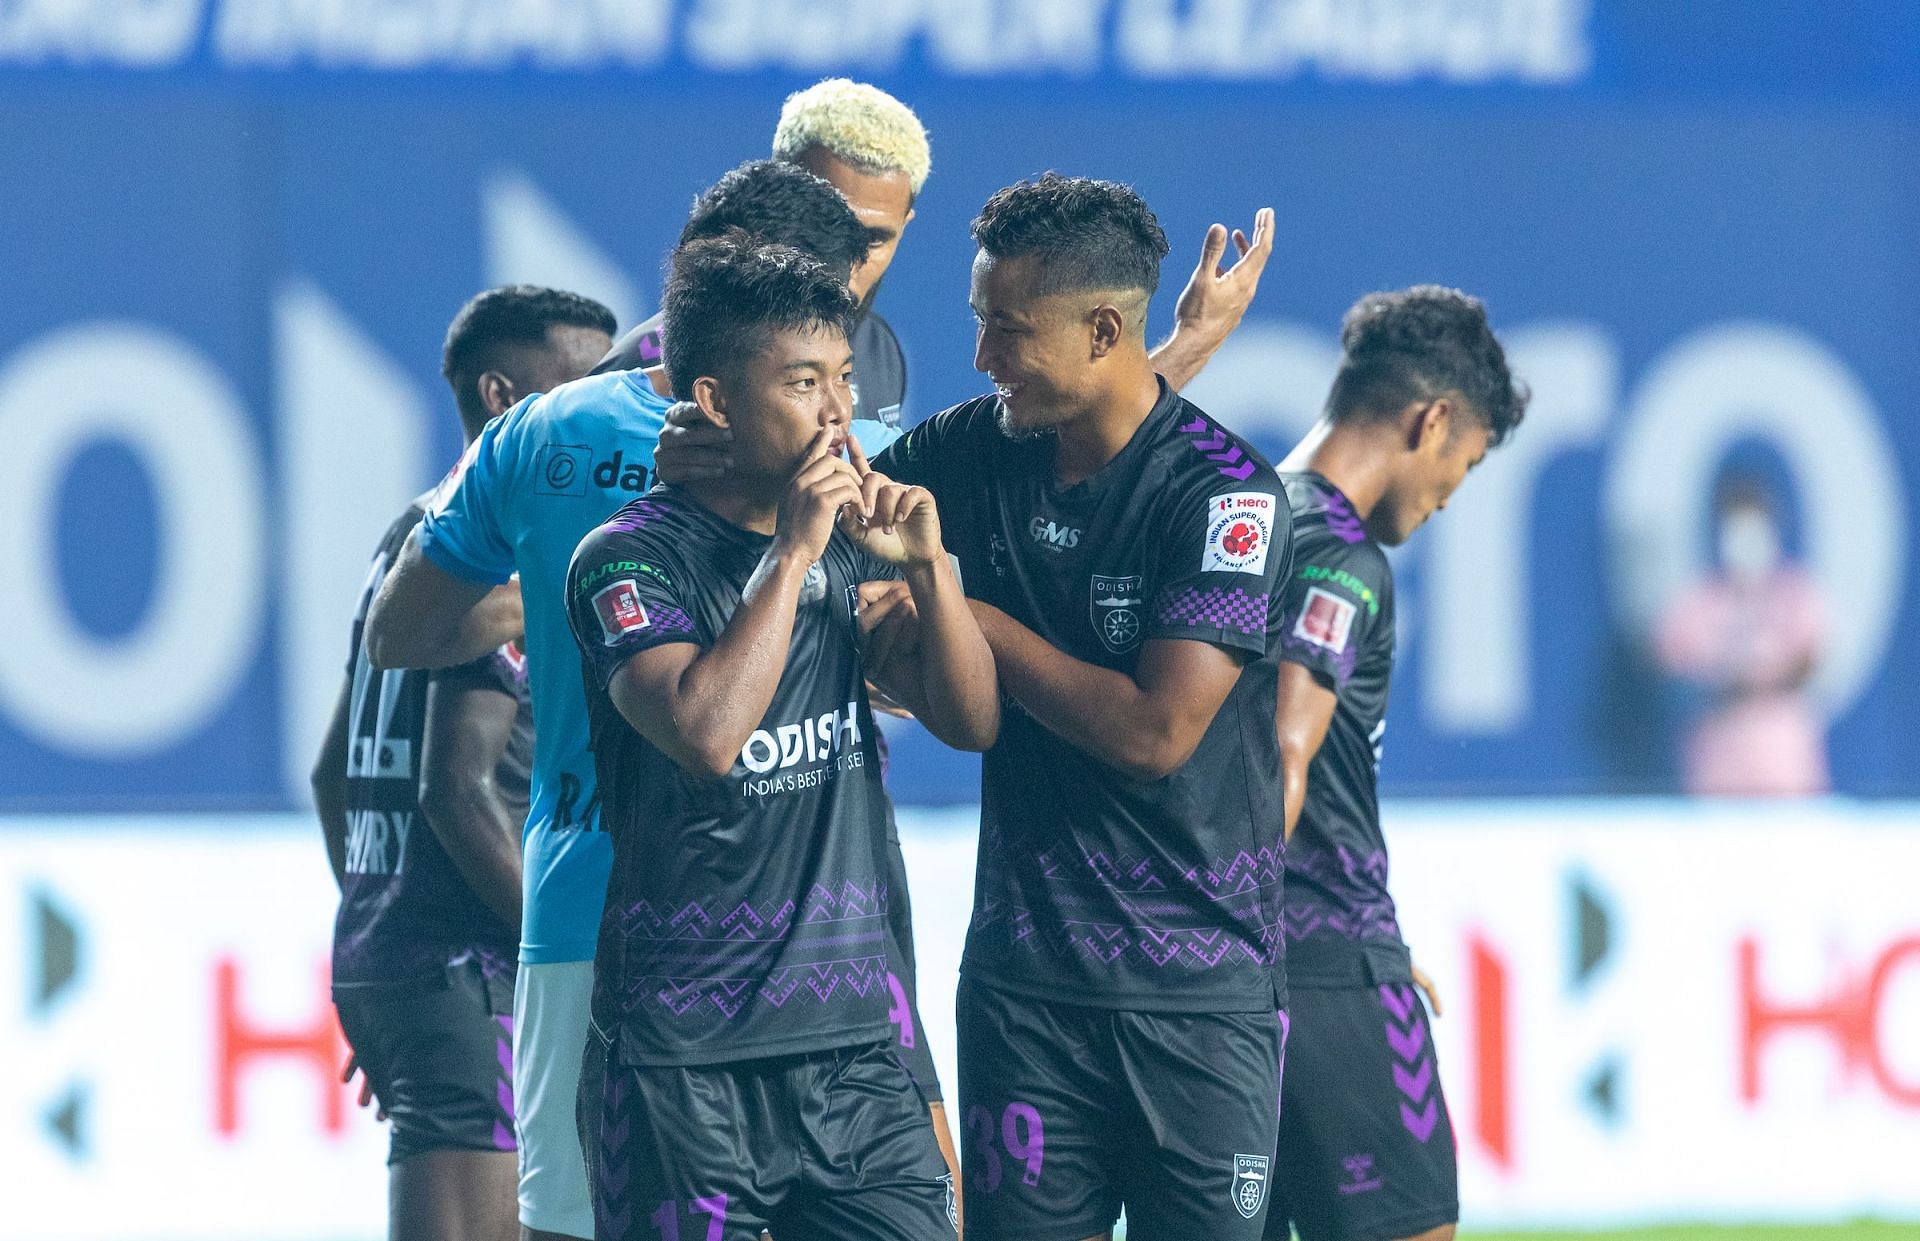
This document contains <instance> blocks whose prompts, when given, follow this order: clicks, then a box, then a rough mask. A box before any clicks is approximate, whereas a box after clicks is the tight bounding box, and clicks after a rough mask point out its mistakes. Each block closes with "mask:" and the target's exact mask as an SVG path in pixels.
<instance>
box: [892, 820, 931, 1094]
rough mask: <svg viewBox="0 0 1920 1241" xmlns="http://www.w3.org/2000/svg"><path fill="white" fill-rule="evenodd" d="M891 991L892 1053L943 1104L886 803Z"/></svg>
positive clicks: (896, 838) (903, 869)
mask: <svg viewBox="0 0 1920 1241" xmlns="http://www.w3.org/2000/svg"><path fill="white" fill-rule="evenodd" d="M887 962H888V965H889V966H890V969H889V970H888V973H887V986H888V988H889V989H890V990H891V991H892V992H893V1002H892V1004H891V1005H890V1011H889V1012H888V1013H887V1020H888V1021H891V1022H892V1023H893V1031H894V1052H895V1053H896V1054H897V1055H898V1056H899V1057H900V1063H901V1064H903V1065H905V1066H906V1068H907V1072H908V1073H911V1074H912V1075H913V1082H914V1085H916V1086H918V1087H920V1093H921V1094H923V1095H925V1096H926V1097H927V1102H929V1103H938V1102H940V1100H941V1094H940V1074H939V1072H938V1071H936V1070H935V1069H934V1067H933V1051H932V1049H931V1048H929V1047H928V1046H927V1025H926V1023H925V1022H924V1021H921V1020H920V987H919V981H918V973H919V971H918V970H917V969H916V968H915V965H914V956H913V898H912V897H911V896H910V895H908V893H907V864H906V860H905V859H904V858H902V857H901V856H900V833H899V829H898V828H896V827H895V826H894V819H893V803H892V802H891V801H889V802H888V803H887Z"/></svg>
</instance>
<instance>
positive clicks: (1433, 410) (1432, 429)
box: [1404, 396, 1453, 452]
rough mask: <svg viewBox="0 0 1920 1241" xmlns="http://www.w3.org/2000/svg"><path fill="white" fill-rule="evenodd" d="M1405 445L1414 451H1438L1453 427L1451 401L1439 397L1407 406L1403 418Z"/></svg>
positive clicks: (1444, 445) (1444, 444) (1442, 447)
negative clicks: (1405, 434)
mask: <svg viewBox="0 0 1920 1241" xmlns="http://www.w3.org/2000/svg"><path fill="white" fill-rule="evenodd" d="M1404 425H1405V426H1406V428H1407V447H1408V448H1410V449H1412V450H1413V451H1414V452H1440V451H1442V450H1444V449H1445V448H1446V444H1447V439H1448V436H1449V434H1450V433H1451V432H1452V429H1453V401H1452V400H1451V399H1449V398H1447V397H1444V396H1443V397H1440V398H1439V399H1437V400H1432V401H1420V402H1416V403H1415V404H1413V405H1411V406H1409V407H1408V414H1407V416H1406V418H1405V424H1404Z"/></svg>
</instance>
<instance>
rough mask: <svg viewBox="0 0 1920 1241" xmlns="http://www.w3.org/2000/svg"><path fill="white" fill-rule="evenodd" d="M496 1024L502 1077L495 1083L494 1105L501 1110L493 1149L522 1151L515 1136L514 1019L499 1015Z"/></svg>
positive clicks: (495, 1122) (495, 1041)
mask: <svg viewBox="0 0 1920 1241" xmlns="http://www.w3.org/2000/svg"><path fill="white" fill-rule="evenodd" d="M493 1020H494V1022H495V1024H497V1025H498V1026H499V1027H500V1032H499V1033H498V1034H495V1035H494V1036H493V1044H494V1046H493V1052H494V1057H495V1060H496V1061H497V1063H498V1064H499V1066H500V1076H499V1077H498V1078H497V1079H496V1080H495V1081H494V1083H493V1094H494V1103H495V1105H496V1106H497V1107H498V1109H499V1113H498V1115H496V1116H495V1117H494V1118H493V1147H494V1149H495V1150H503V1151H513V1150H519V1149H520V1143H519V1142H518V1141H516V1140H515V1139H514V1134H513V1018H512V1016H510V1015H506V1014H499V1015H496V1016H495V1017H494V1019H493Z"/></svg>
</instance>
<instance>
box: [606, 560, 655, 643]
mask: <svg viewBox="0 0 1920 1241" xmlns="http://www.w3.org/2000/svg"><path fill="white" fill-rule="evenodd" d="M593 611H594V614H595V615H596V616H598V617H599V618H600V636H601V637H603V638H605V639H606V642H607V645H608V646H613V645H615V644H617V643H618V642H619V641H620V639H622V638H624V637H626V636H627V635H628V634H630V633H638V632H639V631H640V630H642V629H645V628H646V627H647V625H648V621H647V609H646V607H645V606H644V605H642V604H641V602H640V584H639V583H638V582H636V581H635V580H634V579H633V578H630V577H623V578H621V579H620V580H619V581H617V582H608V583H607V584H606V585H605V586H602V587H601V588H600V589H599V590H597V591H595V592H594V596H593Z"/></svg>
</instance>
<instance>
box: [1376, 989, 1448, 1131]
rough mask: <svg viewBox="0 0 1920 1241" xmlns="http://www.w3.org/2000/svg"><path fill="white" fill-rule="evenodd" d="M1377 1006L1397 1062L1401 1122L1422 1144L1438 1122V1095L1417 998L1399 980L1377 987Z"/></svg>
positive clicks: (1394, 1070) (1396, 1076)
mask: <svg viewBox="0 0 1920 1241" xmlns="http://www.w3.org/2000/svg"><path fill="white" fill-rule="evenodd" d="M1380 1007H1381V1008H1383V1009H1385V1010H1386V1013H1387V1025H1386V1031H1387V1046H1388V1048H1389V1049H1391V1050H1392V1052H1393V1056H1394V1060H1395V1061H1396V1063H1395V1064H1394V1065H1393V1087H1394V1089H1395V1090H1398V1091H1399V1092H1400V1094H1401V1103H1400V1124H1401V1125H1402V1126H1403V1127H1404V1128H1405V1129H1406V1131H1407V1132H1408V1133H1409V1134H1411V1135H1413V1139H1414V1140H1415V1141H1416V1142H1420V1143H1425V1142H1426V1141H1427V1139H1428V1138H1431V1137H1432V1136H1433V1130H1434V1127H1435V1126H1436V1125H1438V1124H1439V1123H1440V1095H1439V1091H1438V1090H1437V1089H1435V1087H1436V1085H1437V1081H1436V1078H1435V1074H1434V1071H1433V1048H1432V1047H1431V1046H1430V1045H1429V1044H1428V1042H1427V1027H1426V1023H1425V1021H1423V1020H1422V1019H1421V1013H1420V1000H1419V997H1417V996H1415V995H1414V993H1413V988H1412V987H1410V986H1408V985H1407V984H1406V983H1399V984H1394V985H1388V986H1384V987H1381V988H1380Z"/></svg>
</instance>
